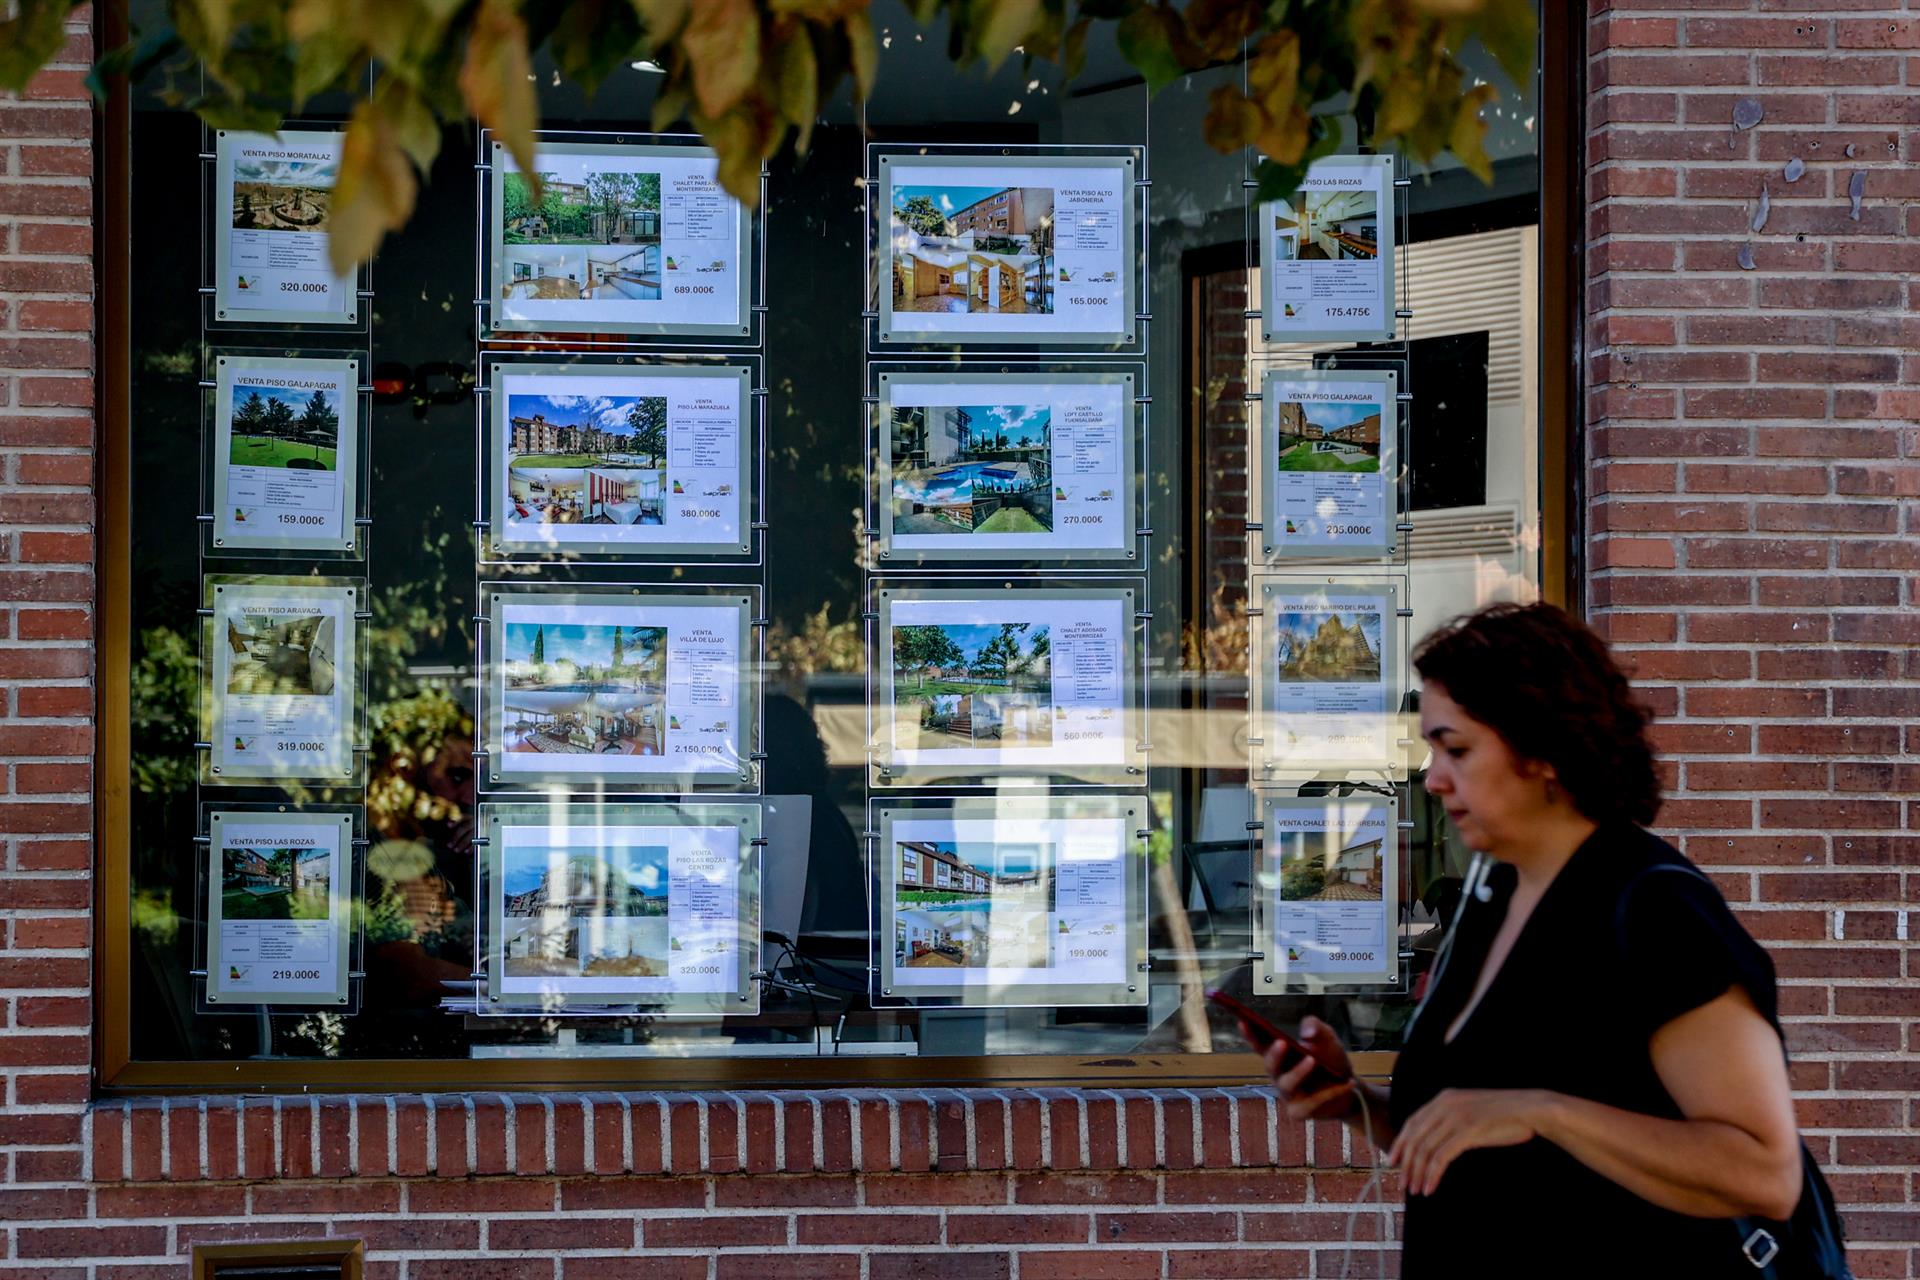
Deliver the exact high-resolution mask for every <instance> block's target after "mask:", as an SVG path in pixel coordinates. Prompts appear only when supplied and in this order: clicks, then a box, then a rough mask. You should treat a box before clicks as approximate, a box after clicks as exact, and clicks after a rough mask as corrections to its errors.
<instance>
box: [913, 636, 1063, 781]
mask: <svg viewBox="0 0 1920 1280" xmlns="http://www.w3.org/2000/svg"><path fill="white" fill-rule="evenodd" d="M1052 661H1053V659H1052V641H1051V639H1050V637H1049V634H1048V629H1047V628H1046V627H1045V626H1036V625H1034V624H1033V623H1027V622H1002V623H988V624H946V625H921V626H897V627H895V628H893V703H894V723H895V742H896V743H897V744H898V745H899V746H901V747H905V748H908V749H918V750H930V749H939V748H944V747H987V748H993V747H1034V746H1047V745H1050V744H1051V743H1052V741H1053V667H1052Z"/></svg>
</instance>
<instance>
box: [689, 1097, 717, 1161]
mask: <svg viewBox="0 0 1920 1280" xmlns="http://www.w3.org/2000/svg"><path fill="white" fill-rule="evenodd" d="M693 1105H694V1108H695V1110H696V1111H697V1112H698V1113H699V1115H700V1169H699V1171H700V1172H701V1173H712V1172H713V1154H712V1146H713V1143H712V1138H713V1135H712V1134H711V1133H710V1132H709V1131H708V1128H707V1099H706V1095H705V1094H695V1095H694V1097H693Z"/></svg>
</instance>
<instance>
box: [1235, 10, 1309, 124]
mask: <svg viewBox="0 0 1920 1280" xmlns="http://www.w3.org/2000/svg"><path fill="white" fill-rule="evenodd" d="M1247 87H1248V88H1249V89H1250V90H1252V95H1251V96H1252V97H1253V100H1254V101H1255V102H1258V103H1259V104H1260V108H1261V110H1263V111H1265V112H1266V113H1267V115H1269V116H1271V117H1278V116H1281V115H1284V114H1286V111H1287V109H1288V108H1289V107H1291V106H1292V105H1293V104H1294V100H1295V99H1296V98H1298V97H1299V94H1300V37H1299V36H1297V35H1295V34H1294V33H1293V32H1291V31H1276V32H1275V33H1274V34H1272V35H1270V36H1268V37H1267V38H1266V39H1264V40H1262V41H1261V42H1260V43H1259V44H1257V45H1255V46H1254V50H1253V56H1252V57H1251V58H1249V59H1248V60H1247Z"/></svg>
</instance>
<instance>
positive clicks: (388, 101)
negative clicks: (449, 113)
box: [374, 75, 440, 173]
mask: <svg viewBox="0 0 1920 1280" xmlns="http://www.w3.org/2000/svg"><path fill="white" fill-rule="evenodd" d="M374 100H375V101H377V102H378V103H379V104H380V107H381V114H382V115H383V116H384V117H385V118H386V121H387V124H388V126H389V127H390V128H391V129H392V130H393V139H394V143H395V145H396V146H398V147H399V148H400V150H401V151H402V152H404V153H405V154H406V157H407V159H409V160H411V161H413V167H414V168H416V169H418V170H419V171H420V172H421V173H427V172H430V171H431V170H432V168H433V160H434V157H435V156H437V155H439V154H440V122H439V121H438V120H435V119H434V118H433V112H432V111H431V110H430V109H429V108H428V107H427V104H426V103H425V102H424V101H423V100H422V99H421V97H420V95H419V94H418V93H416V92H415V91H414V90H413V88H412V87H411V86H409V85H407V84H405V83H403V82H401V81H399V80H395V79H394V78H393V77H391V76H386V75H383V76H381V78H380V86H379V88H378V89H377V90H376V91H375V93H374Z"/></svg>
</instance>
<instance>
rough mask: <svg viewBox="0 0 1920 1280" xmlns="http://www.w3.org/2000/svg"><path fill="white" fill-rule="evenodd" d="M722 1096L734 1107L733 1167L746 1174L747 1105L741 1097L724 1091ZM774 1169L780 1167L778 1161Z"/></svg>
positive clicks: (721, 1092)
mask: <svg viewBox="0 0 1920 1280" xmlns="http://www.w3.org/2000/svg"><path fill="white" fill-rule="evenodd" d="M720 1096H721V1097H723V1098H725V1099H726V1100H727V1102H728V1104H729V1105H731V1106H732V1107H733V1167H734V1170H735V1171H736V1172H738V1173H745V1172H746V1171H747V1103H746V1100H745V1099H744V1098H743V1097H741V1095H739V1094H737V1093H731V1092H728V1091H727V1090H724V1089H723V1090H721V1091H720ZM774 1154H775V1156H776V1157H778V1155H779V1151H778V1143H777V1142H776V1143H775V1152H774ZM773 1167H774V1168H775V1169H778V1168H779V1167H780V1165H779V1163H778V1162H777V1159H776V1162H775V1164H774V1166H773Z"/></svg>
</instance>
